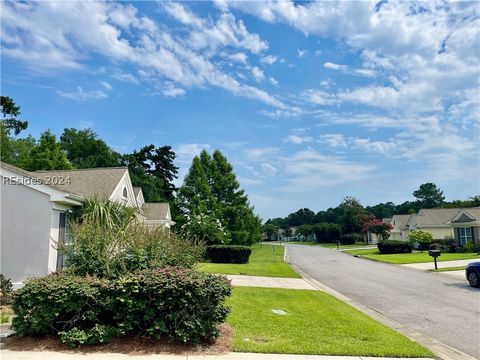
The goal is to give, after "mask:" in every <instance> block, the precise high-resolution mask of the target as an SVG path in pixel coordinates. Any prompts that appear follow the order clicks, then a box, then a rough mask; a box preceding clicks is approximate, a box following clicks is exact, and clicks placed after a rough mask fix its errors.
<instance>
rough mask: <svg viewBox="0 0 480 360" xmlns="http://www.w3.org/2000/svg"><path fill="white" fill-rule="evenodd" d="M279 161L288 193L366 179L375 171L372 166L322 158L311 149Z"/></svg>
mask: <svg viewBox="0 0 480 360" xmlns="http://www.w3.org/2000/svg"><path fill="white" fill-rule="evenodd" d="M283 161H284V163H285V172H286V174H287V175H288V176H289V177H288V179H289V180H288V186H286V187H285V190H287V191H292V192H302V191H309V190H312V189H317V188H322V187H328V186H334V185H339V184H345V183H354V182H356V181H360V180H363V179H365V178H367V177H368V176H370V175H371V174H372V172H373V171H374V170H375V167H374V166H370V165H364V164H359V163H355V162H352V161H348V160H346V159H343V158H341V157H336V156H328V155H323V154H321V153H318V152H316V151H314V150H305V151H299V152H297V153H294V154H293V155H292V156H290V157H288V158H284V159H283Z"/></svg>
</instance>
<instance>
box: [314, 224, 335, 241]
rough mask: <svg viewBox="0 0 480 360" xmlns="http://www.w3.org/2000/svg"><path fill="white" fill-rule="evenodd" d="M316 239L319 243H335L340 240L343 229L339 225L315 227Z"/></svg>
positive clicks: (316, 225) (319, 225) (317, 225)
mask: <svg viewBox="0 0 480 360" xmlns="http://www.w3.org/2000/svg"><path fill="white" fill-rule="evenodd" d="M313 231H314V233H315V238H316V239H317V241H318V242H327V243H328V242H334V241H337V240H338V239H339V238H340V232H341V228H340V225H339V224H334V223H320V224H315V225H314V226H313Z"/></svg>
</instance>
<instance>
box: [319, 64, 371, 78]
mask: <svg viewBox="0 0 480 360" xmlns="http://www.w3.org/2000/svg"><path fill="white" fill-rule="evenodd" d="M323 66H324V67H325V68H326V69H330V70H337V71H341V72H343V73H347V74H352V75H359V76H366V77H375V76H376V75H377V73H376V71H375V70H372V69H356V68H353V69H350V68H349V67H348V65H342V64H335V63H332V62H326V63H324V64H323Z"/></svg>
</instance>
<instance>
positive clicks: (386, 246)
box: [377, 240, 412, 254]
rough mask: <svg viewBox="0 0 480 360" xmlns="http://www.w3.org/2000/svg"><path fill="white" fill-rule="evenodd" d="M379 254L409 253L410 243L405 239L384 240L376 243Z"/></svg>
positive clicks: (410, 249) (410, 250)
mask: <svg viewBox="0 0 480 360" xmlns="http://www.w3.org/2000/svg"><path fill="white" fill-rule="evenodd" d="M377 247H378V250H379V251H380V253H381V254H402V253H411V252H412V244H410V243H409V242H406V241H395V240H386V241H382V242H379V243H378V244H377Z"/></svg>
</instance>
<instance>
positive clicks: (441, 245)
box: [430, 236, 459, 253]
mask: <svg viewBox="0 0 480 360" xmlns="http://www.w3.org/2000/svg"><path fill="white" fill-rule="evenodd" d="M432 247H435V249H437V250H440V251H442V252H445V253H455V252H457V250H458V249H459V246H458V241H456V240H455V239H454V238H453V237H451V236H446V237H445V238H444V239H440V240H434V241H433V244H432V245H430V248H432Z"/></svg>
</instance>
